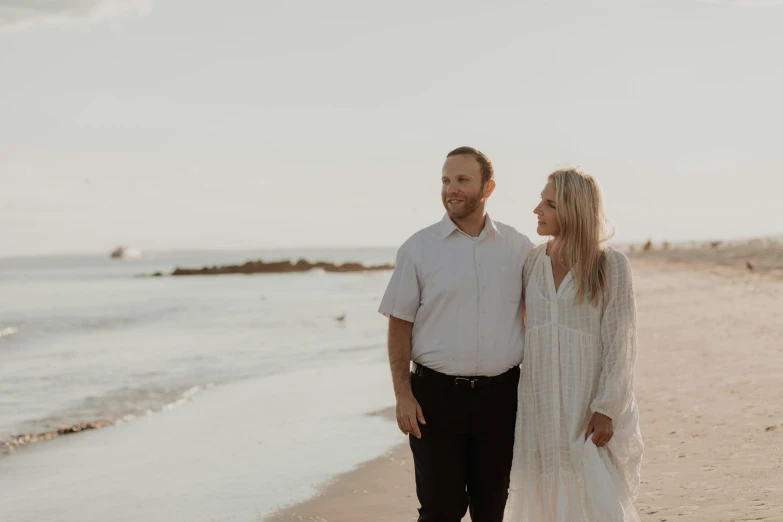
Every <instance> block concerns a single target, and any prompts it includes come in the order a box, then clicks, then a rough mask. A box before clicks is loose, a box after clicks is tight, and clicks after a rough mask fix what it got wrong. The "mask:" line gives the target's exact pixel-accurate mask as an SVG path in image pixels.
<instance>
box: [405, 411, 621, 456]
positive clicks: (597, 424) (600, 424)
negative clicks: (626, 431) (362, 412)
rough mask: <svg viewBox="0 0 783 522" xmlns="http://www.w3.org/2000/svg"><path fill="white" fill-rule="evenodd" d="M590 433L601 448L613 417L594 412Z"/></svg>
mask: <svg viewBox="0 0 783 522" xmlns="http://www.w3.org/2000/svg"><path fill="white" fill-rule="evenodd" d="M398 408H399V407H398ZM398 417H399V414H398ZM590 435H592V436H593V444H595V445H596V446H598V447H599V448H603V447H604V446H606V444H607V443H608V442H609V441H610V440H611V439H612V435H614V428H613V427H612V419H610V418H609V417H607V416H606V415H604V414H602V413H593V417H592V418H591V419H590V424H588V425H587V434H586V435H585V440H587V437H589V436H590Z"/></svg>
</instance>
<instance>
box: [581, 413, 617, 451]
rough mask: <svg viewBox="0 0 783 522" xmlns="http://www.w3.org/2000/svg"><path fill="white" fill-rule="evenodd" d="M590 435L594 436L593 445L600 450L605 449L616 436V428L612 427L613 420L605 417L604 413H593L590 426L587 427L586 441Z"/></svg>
mask: <svg viewBox="0 0 783 522" xmlns="http://www.w3.org/2000/svg"><path fill="white" fill-rule="evenodd" d="M590 435H592V436H593V444H595V445H596V446H598V447H599V448H603V447H604V446H606V444H607V443H608V442H609V441H610V440H611V439H612V435H614V428H613V427H612V419H610V418H609V417H607V416H606V415H604V414H603V413H593V417H592V418H591V419H590V424H588V425H587V434H586V435H585V440H587V437H589V436H590Z"/></svg>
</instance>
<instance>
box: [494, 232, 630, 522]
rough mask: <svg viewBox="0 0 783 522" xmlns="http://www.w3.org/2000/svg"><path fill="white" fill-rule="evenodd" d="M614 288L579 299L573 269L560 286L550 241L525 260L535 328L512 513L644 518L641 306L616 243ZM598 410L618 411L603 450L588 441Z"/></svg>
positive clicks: (528, 347)
mask: <svg viewBox="0 0 783 522" xmlns="http://www.w3.org/2000/svg"><path fill="white" fill-rule="evenodd" d="M607 258H608V281H609V285H608V289H607V292H606V293H605V294H604V296H603V297H602V299H601V302H600V303H599V304H598V306H593V305H591V304H590V303H589V302H588V300H587V299H585V301H584V302H583V304H580V305H577V304H576V303H575V300H574V297H575V295H576V290H577V288H576V281H575V280H574V279H573V276H572V272H569V273H568V274H567V275H566V276H565V278H564V279H563V281H562V283H561V284H560V287H559V288H558V289H557V290H555V284H554V277H553V273H552V263H551V260H550V258H549V256H548V255H547V254H546V245H541V246H539V247H537V248H535V249H534V250H533V251H532V252H531V253H530V255H529V257H528V259H527V261H526V263H525V267H524V272H523V274H524V280H525V306H526V309H527V328H526V333H525V352H524V360H523V362H522V374H521V378H520V382H519V407H518V412H517V423H516V439H515V441H514V460H513V465H512V469H511V486H510V488H509V499H508V503H507V506H506V515H505V518H504V520H506V521H509V522H583V521H584V522H638V521H639V520H640V519H639V516H638V514H637V513H636V510H635V509H634V507H633V501H634V500H635V498H636V495H637V493H638V490H639V477H640V475H639V471H640V464H641V458H642V452H643V449H644V448H643V444H642V438H641V433H640V430H639V413H638V410H637V407H636V399H635V397H634V391H633V388H634V364H635V361H636V304H635V301H634V293H633V285H632V278H631V268H630V264H629V262H628V258H627V257H626V256H625V255H624V254H622V253H621V252H618V251H616V250H612V249H609V250H608V251H607ZM594 412H599V413H603V414H604V415H607V416H608V417H610V418H611V419H612V421H613V422H612V424H613V428H614V436H613V437H612V439H611V441H610V442H609V443H608V444H607V446H606V447H604V448H596V446H595V445H594V444H593V443H592V441H591V440H590V439H588V440H587V441H585V433H586V430H587V425H588V423H589V422H590V418H591V417H592V415H593V413H594Z"/></svg>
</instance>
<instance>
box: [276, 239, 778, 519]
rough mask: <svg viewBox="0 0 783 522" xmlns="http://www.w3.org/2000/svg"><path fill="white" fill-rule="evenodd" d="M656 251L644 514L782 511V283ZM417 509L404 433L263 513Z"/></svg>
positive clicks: (644, 270)
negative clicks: (300, 497) (310, 492)
mask: <svg viewBox="0 0 783 522" xmlns="http://www.w3.org/2000/svg"><path fill="white" fill-rule="evenodd" d="M649 254H650V253H649V252H644V253H637V254H631V255H630V256H629V257H630V258H631V262H632V269H633V271H634V279H635V291H636V294H637V308H638V310H639V343H640V354H639V361H638V363H637V370H636V373H637V385H636V393H637V400H638V402H639V406H640V412H641V422H642V436H643V437H644V442H645V455H644V459H643V463H642V485H641V491H640V494H639V497H638V498H637V501H636V508H637V511H638V512H639V515H640V517H641V519H642V520H643V521H645V522H647V521H650V522H652V521H654V522H673V521H688V522H690V521H693V522H735V521H738V520H768V521H773V520H775V521H783V383H781V382H780V381H779V375H780V374H781V372H783V346H781V344H780V342H779V339H780V338H783V322H781V321H780V320H779V319H778V317H779V315H780V314H781V313H783V304H782V303H781V302H780V299H779V296H780V295H783V282H781V281H778V280H777V275H770V274H760V273H759V272H753V271H750V270H744V271H743V270H741V269H740V268H741V267H736V266H717V267H716V266H715V265H714V264H711V262H710V261H709V260H707V261H704V262H694V261H690V262H687V261H686V262H681V261H678V262H669V260H667V259H665V258H664V256H655V257H652V256H649ZM760 283H761V284H760ZM699 305H701V306H699ZM683 321H685V323H683ZM683 324H685V326H686V327H685V328H683ZM739 325H742V331H735V328H737V327H738V326H739ZM748 332H749V333H748ZM685 347H687V349H684V348H685ZM695 370H698V371H695ZM384 413H385V414H386V415H389V413H390V411H389V410H387V411H385V412H384ZM391 413H392V414H393V412H391ZM392 418H393V417H392ZM392 429H395V430H396V427H394V426H393V427H392ZM417 508H418V501H417V499H416V494H415V484H414V472H413V465H412V457H411V454H410V449H409V447H408V444H407V441H405V442H401V443H400V444H398V445H397V446H395V447H394V448H393V449H392V450H391V451H390V452H388V453H387V454H385V455H383V456H382V457H379V458H376V459H373V460H371V461H368V462H365V463H364V464H362V465H360V466H359V467H357V468H356V469H354V470H353V471H350V472H348V473H345V474H343V475H340V476H338V477H337V478H335V479H333V480H331V481H329V482H328V483H326V484H323V485H322V486H321V488H320V490H319V493H318V494H317V495H316V496H314V497H313V498H311V499H309V500H307V501H304V502H302V503H299V504H296V505H293V506H289V507H287V508H285V509H282V510H279V511H277V512H276V513H273V514H271V515H269V516H267V517H266V518H265V519H264V520H265V521H267V522H284V521H290V520H319V521H330V522H336V521H340V522H354V521H355V522H359V521H365V520H374V521H377V522H396V521H399V520H410V521H414V520H416V509H417ZM463 520H470V518H469V515H466V517H465V518H464V519H463Z"/></svg>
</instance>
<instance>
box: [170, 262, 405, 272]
mask: <svg viewBox="0 0 783 522" xmlns="http://www.w3.org/2000/svg"><path fill="white" fill-rule="evenodd" d="M392 269H394V265H388V264H387V265H371V266H365V265H363V264H361V263H344V264H341V265H337V264H334V263H326V262H323V261H319V262H316V263H310V262H309V261H305V260H299V261H297V262H296V263H292V262H291V261H276V262H270V263H265V262H263V261H248V262H246V263H244V264H242V265H224V266H205V267H202V268H179V267H178V268H176V269H175V270H174V271H173V272H172V273H171V275H173V276H194V275H223V274H285V273H294V272H309V271H310V270H323V271H324V272H337V273H344V272H374V271H379V270H392ZM156 275H157V274H156Z"/></svg>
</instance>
